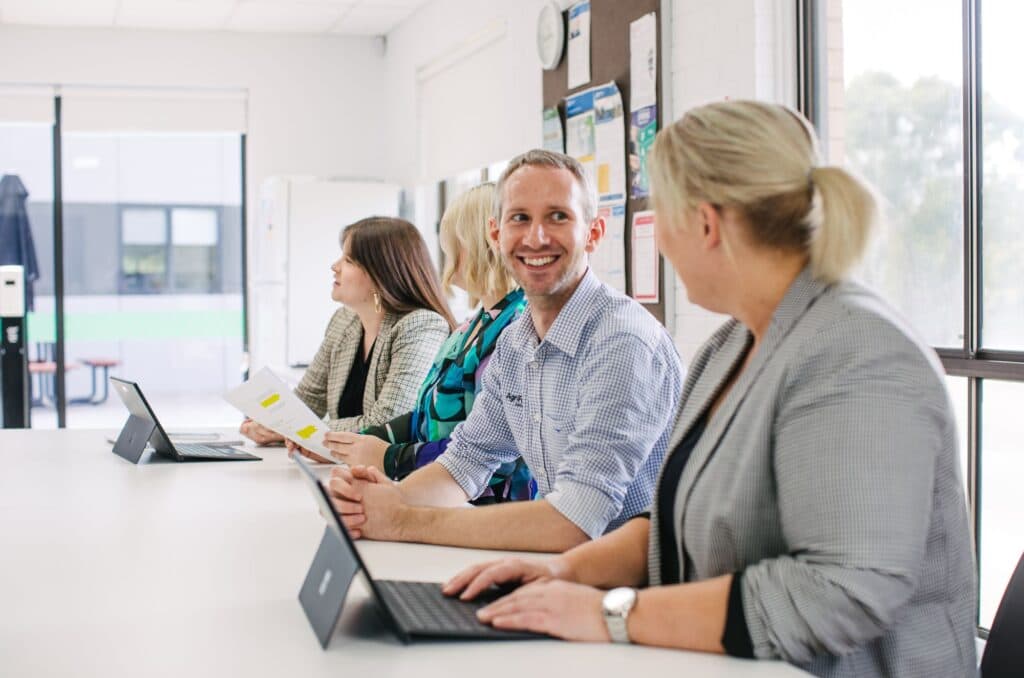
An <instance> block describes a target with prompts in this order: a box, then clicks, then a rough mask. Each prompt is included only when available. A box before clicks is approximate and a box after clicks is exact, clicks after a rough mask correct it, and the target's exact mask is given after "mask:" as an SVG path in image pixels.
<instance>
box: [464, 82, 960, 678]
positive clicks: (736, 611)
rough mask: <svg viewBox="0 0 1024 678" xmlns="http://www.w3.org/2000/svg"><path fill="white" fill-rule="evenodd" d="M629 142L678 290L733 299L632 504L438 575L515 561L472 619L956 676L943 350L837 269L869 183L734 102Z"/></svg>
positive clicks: (811, 140) (949, 421)
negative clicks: (664, 450)
mask: <svg viewBox="0 0 1024 678" xmlns="http://www.w3.org/2000/svg"><path fill="white" fill-rule="evenodd" d="M650 163H651V165H650V171H651V183H652V194H653V198H654V208H655V212H656V214H657V221H656V224H657V225H656V229H657V230H656V233H657V239H658V246H659V248H660V250H661V252H662V253H663V254H664V255H665V257H666V258H667V259H668V260H669V261H670V262H671V263H672V265H673V268H674V269H675V271H676V272H677V275H678V276H679V278H680V279H681V280H682V281H683V283H684V284H685V286H686V292H687V296H688V297H689V298H690V300H691V301H693V302H694V303H696V304H699V305H700V306H703V307H704V308H706V309H708V310H711V311H714V312H717V313H725V314H728V315H730V316H732V318H731V319H730V320H729V321H728V322H726V323H725V324H724V325H723V326H722V327H721V328H720V329H719V330H718V331H717V332H715V334H714V335H713V336H712V337H711V338H710V339H709V340H708V342H707V343H706V344H705V345H704V347H703V348H702V349H701V350H700V351H699V352H698V354H697V356H696V358H695V359H694V361H693V363H692V366H691V370H690V373H689V374H688V376H687V380H686V385H685V388H684V392H683V400H682V404H681V406H680V411H679V413H678V416H677V419H676V425H675V430H674V434H673V436H672V442H671V443H670V445H669V450H670V452H669V454H668V455H667V456H666V459H665V463H664V465H663V466H662V469H661V473H660V475H659V480H658V482H657V485H656V494H655V499H654V501H653V502H652V505H651V507H650V513H649V514H644V515H641V516H638V517H636V518H635V519H633V520H631V521H629V522H628V523H626V524H625V525H623V526H622V527H621V528H619V529H618V530H616V531H615V532H612V533H610V534H608V535H606V536H605V537H603V538H601V539H598V540H596V541H593V542H591V543H588V544H584V545H582V546H579V547H577V548H574V549H572V550H570V551H568V552H566V553H565V554H563V555H562V556H560V557H558V558H555V559H554V560H547V561H543V562H536V561H529V560H504V561H498V562H496V563H488V564H483V565H480V566H476V567H474V568H470V569H469V570H466V571H465V572H463V573H461V574H459V575H458V576H456V577H455V578H454V579H453V580H452V581H451V582H449V584H448V585H447V589H446V590H447V592H448V593H449V594H453V595H454V594H461V595H462V596H464V597H472V596H475V595H476V594H477V593H479V592H480V591H482V590H484V589H485V588H487V587H488V586H490V585H491V584H494V583H501V582H506V581H515V580H519V581H521V582H526V583H528V585H527V586H523V587H521V588H519V589H518V590H517V591H515V592H514V593H512V594H510V595H508V596H506V597H505V598H502V599H500V600H498V601H497V602H495V603H492V604H491V605H490V606H488V607H486V608H484V609H483V610H482V611H481V613H480V617H481V619H483V620H484V621H487V622H490V623H491V624H493V625H495V626H497V627H501V628H509V629H517V628H518V629H529V630H532V631H539V632H544V633H549V634H551V635H554V636H559V637H562V638H567V639H573V640H588V641H608V640H615V641H620V642H634V643H641V644H645V645H657V646H663V647H674V648H682V649H689V650H701V651H706V652H717V653H729V654H732V655H736V656H742V657H750V658H758V659H777V660H783V661H787V662H790V663H792V664H795V665H797V666H799V667H801V668H803V669H805V670H807V671H810V672H811V673H813V674H816V675H820V676H851V677H852V676H900V677H901V678H902V677H904V676H922V677H924V676H927V677H929V678H931V677H934V676H969V675H974V674H975V673H976V670H977V669H976V662H975V647H974V630H975V629H974V605H975V576H974V565H973V558H972V555H971V554H972V551H971V538H970V529H969V523H968V517H967V511H966V503H965V501H964V495H963V489H962V488H963V485H962V483H961V477H960V473H961V471H960V467H959V461H958V455H957V434H956V425H955V421H954V417H953V412H952V410H951V407H950V403H949V399H948V397H947V395H946V392H945V386H944V380H943V374H942V370H941V367H940V365H939V363H938V361H937V359H936V356H935V354H934V352H933V351H932V350H931V349H929V348H928V347H927V346H926V345H925V344H923V343H922V342H921V341H920V340H919V339H918V338H917V337H916V335H915V334H914V332H913V331H911V330H910V329H909V328H908V327H907V326H906V325H905V323H904V322H903V320H902V319H901V318H900V317H899V315H898V314H897V313H896V312H895V311H893V310H892V308H891V307H890V306H889V305H888V304H887V303H886V302H885V301H884V300H883V299H881V298H880V297H879V296H878V295H877V294H876V293H875V292H873V291H871V290H869V289H867V288H865V287H863V286H862V285H860V284H858V283H856V282H853V281H852V280H851V270H852V269H853V267H854V265H855V264H856V262H857V261H858V259H859V258H860V257H861V255H862V253H863V251H864V248H865V244H866V243H867V241H868V236H869V234H870V231H871V228H872V225H873V223H874V222H875V220H876V212H877V205H876V201H875V198H874V197H873V194H872V192H871V191H870V190H869V188H868V187H867V186H866V185H865V184H863V183H862V182H861V181H859V180H858V179H856V178H855V177H853V176H852V175H851V174H850V173H848V172H846V171H845V170H843V169H841V168H838V167H828V166H822V165H821V164H820V163H819V160H818V151H817V145H816V141H815V134H814V131H813V129H812V128H811V126H810V124H809V123H808V122H807V121H806V120H805V119H804V118H803V117H802V116H800V115H799V114H798V113H796V112H794V111H792V110H790V109H788V108H785V107H782V106H777V105H772V104H765V103H758V102H752V101H730V102H723V103H715V104H710V105H707V106H702V107H700V108H696V109H694V110H691V111H690V112H688V113H687V114H686V115H685V116H684V117H683V118H682V119H681V120H680V121H678V122H676V123H675V124H673V125H671V126H670V127H668V128H667V129H666V130H664V131H662V132H661V133H660V134H659V135H658V139H657V141H656V143H655V146H654V151H653V154H652V156H651V159H650ZM637 378H642V376H641V375H638V377H637ZM531 582H532V583H531ZM601 589H611V590H610V591H608V592H605V591H603V590H601Z"/></svg>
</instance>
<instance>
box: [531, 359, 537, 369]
mask: <svg viewBox="0 0 1024 678" xmlns="http://www.w3.org/2000/svg"><path fill="white" fill-rule="evenodd" d="M530 367H532V368H533V369H537V361H536V360H533V361H531V362H530Z"/></svg>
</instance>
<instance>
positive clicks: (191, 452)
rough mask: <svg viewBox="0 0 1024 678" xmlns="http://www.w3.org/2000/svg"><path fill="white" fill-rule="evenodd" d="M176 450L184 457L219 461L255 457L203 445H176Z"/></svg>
mask: <svg viewBox="0 0 1024 678" xmlns="http://www.w3.org/2000/svg"><path fill="white" fill-rule="evenodd" d="M174 449H176V450H177V451H178V454H180V455H181V456H183V457H204V458H210V457H215V458H218V459H239V458H244V459H251V458H252V457H253V455H251V454H249V453H248V452H243V451H242V450H236V449H234V448H232V447H224V446H220V447H218V446H216V445H203V444H201V443H175V444H174Z"/></svg>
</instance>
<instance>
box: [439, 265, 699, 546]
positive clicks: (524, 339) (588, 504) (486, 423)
mask: <svg viewBox="0 0 1024 678" xmlns="http://www.w3.org/2000/svg"><path fill="white" fill-rule="evenodd" d="M682 381H683V368H682V365H681V363H680V360H679V355H678V354H677V353H676V350H675V346H673V344H672V340H671V339H670V338H669V335H668V332H666V331H665V328H664V327H662V326H661V324H659V323H658V321H657V320H655V319H654V318H653V317H652V316H651V315H650V314H649V313H648V312H647V311H645V310H644V309H643V308H642V307H641V306H640V305H639V304H638V303H636V302H635V301H633V300H632V299H630V298H628V297H626V296H624V295H622V294H620V293H618V292H616V291H615V290H613V289H611V288H610V287H608V286H607V285H604V284H603V283H601V282H600V281H599V280H598V279H597V277H596V276H595V275H594V274H593V273H591V272H590V271H587V273H586V275H585V276H584V277H583V280H582V281H580V284H579V286H578V287H577V288H576V291H575V292H574V293H573V295H572V297H570V299H569V301H568V302H567V303H566V305H565V306H564V307H563V308H562V310H561V312H560V313H559V314H558V317H557V318H556V319H555V322H554V324H552V325H551V328H550V329H549V330H548V332H547V335H546V336H545V337H544V340H543V341H539V340H538V338H537V331H536V329H535V328H534V325H533V318H532V317H531V316H530V314H529V313H524V314H523V316H522V317H521V318H520V319H519V320H518V321H516V322H515V323H513V324H512V325H510V326H509V328H508V329H507V330H506V331H505V332H504V333H503V334H502V335H501V338H500V339H499V340H498V345H497V347H496V348H495V350H494V354H493V356H492V358H491V364H490V365H489V366H488V367H487V370H486V371H485V373H484V377H483V389H482V391H481V392H480V393H479V394H478V395H477V397H476V402H475V404H474V406H473V411H472V412H471V413H470V415H469V417H468V418H467V419H466V421H464V422H463V423H462V424H460V425H459V426H458V427H456V428H455V430H454V431H453V432H452V435H451V442H450V444H449V445H448V449H447V450H446V451H445V453H444V454H443V455H441V456H440V457H439V458H438V460H437V461H438V463H439V464H441V465H442V466H444V468H445V469H447V470H448V472H449V473H450V474H451V475H452V477H453V478H454V479H455V481H456V482H457V483H458V484H459V485H460V486H461V487H462V489H463V490H464V491H465V492H466V494H467V495H469V497H470V498H471V499H472V498H475V497H477V496H479V495H480V493H481V492H483V490H484V489H485V488H486V487H487V481H488V479H489V478H490V477H491V474H492V473H493V472H494V470H495V469H496V468H498V466H499V465H500V464H502V463H505V462H511V461H515V459H516V457H518V456H519V455H522V457H523V460H524V461H525V462H526V465H527V466H528V467H529V468H530V471H531V472H532V473H533V476H534V478H536V480H537V485H538V490H539V495H538V496H540V497H543V498H544V499H546V500H547V501H549V502H550V503H551V504H552V505H553V506H554V507H555V509H557V510H558V511H559V512H560V513H562V515H564V516H565V517H566V518H568V519H569V520H570V521H572V522H573V523H574V524H575V525H577V526H578V527H579V528H580V529H581V530H583V531H584V532H585V533H587V534H588V535H589V536H590V537H591V538H596V537H598V536H600V535H601V534H603V533H604V532H606V531H609V530H612V529H614V528H616V527H618V526H619V525H621V524H622V523H624V522H625V521H626V520H628V519H629V518H631V517H632V516H634V515H636V514H637V513H640V512H641V511H643V510H644V509H646V508H647V507H648V505H649V504H650V502H651V497H652V496H653V493H654V483H655V479H656V477H657V474H658V469H659V468H660V467H661V462H662V460H663V459H664V457H665V451H666V447H667V445H668V439H669V435H670V434H671V432H672V423H673V420H674V417H675V413H676V409H677V406H678V404H679V396H680V392H681V390H682Z"/></svg>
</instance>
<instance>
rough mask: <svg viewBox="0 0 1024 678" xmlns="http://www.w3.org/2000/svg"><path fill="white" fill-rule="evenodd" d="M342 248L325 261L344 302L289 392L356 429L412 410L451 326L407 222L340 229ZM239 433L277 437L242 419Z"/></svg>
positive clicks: (338, 424)
mask: <svg viewBox="0 0 1024 678" xmlns="http://www.w3.org/2000/svg"><path fill="white" fill-rule="evenodd" d="M341 245H342V253H341V257H340V258H339V259H338V260H337V261H336V262H334V264H332V265H331V271H332V273H333V274H334V284H333V286H332V289H331V298H332V299H334V300H335V301H337V302H340V303H341V304H343V306H342V308H340V309H338V310H337V311H336V312H335V314H334V316H333V317H332V318H331V322H330V324H328V326H327V331H326V333H325V334H324V341H323V343H322V344H321V345H320V348H319V350H317V353H316V356H315V357H314V358H313V362H312V363H311V364H310V366H309V368H308V369H307V370H306V373H305V374H304V375H303V377H302V380H301V381H300V382H299V385H298V387H296V389H295V394H296V395H297V396H298V397H299V398H300V399H301V400H302V401H303V402H305V403H306V405H308V406H309V408H310V409H311V410H313V412H315V413H316V414H317V415H318V416H321V417H325V418H326V419H327V423H328V425H329V426H330V428H331V429H332V430H334V431H358V430H360V429H362V428H365V427H367V426H375V425H378V424H383V423H384V422H387V421H389V420H390V419H391V418H392V417H394V416H396V415H398V414H401V413H403V412H407V411H409V410H410V409H412V406H413V405H414V404H415V400H416V392H417V389H418V388H419V384H420V382H421V381H423V377H425V376H426V374H427V371H428V370H429V369H430V366H431V363H432V362H433V359H434V354H435V353H437V350H438V348H440V347H441V344H442V343H443V342H444V340H445V339H446V338H447V337H448V334H449V333H450V332H451V329H452V327H453V326H454V325H455V323H454V320H453V319H452V315H451V312H450V311H449V310H448V305H447V303H446V302H445V300H444V297H443V295H442V293H441V285H440V281H439V280H438V277H437V272H436V271H435V270H434V267H433V264H432V263H431V261H430V254H429V252H428V250H427V246H426V243H424V242H423V238H422V237H421V236H420V234H419V231H417V230H416V227H415V226H413V225H412V224H411V223H409V222H408V221H405V220H403V219H394V218H390V217H370V218H367V219H363V220H361V221H358V222H356V223H354V224H352V225H351V226H348V227H347V228H345V230H344V231H342V234H341ZM241 431H242V433H243V434H245V435H247V436H249V437H250V438H252V439H253V440H254V441H256V442H257V443H260V444H270V443H274V442H280V441H281V438H280V436H278V435H277V434H275V433H274V432H273V431H269V430H268V429H266V428H264V427H262V426H260V425H259V424H257V423H256V422H254V421H248V420H247V421H246V422H243V424H242V429H241ZM288 447H289V451H292V450H298V451H300V452H301V453H302V454H303V455H305V456H308V457H310V458H314V459H316V460H318V461H325V460H322V459H320V457H318V456H317V455H315V454H313V453H312V452H309V451H308V450H303V449H301V448H297V447H295V446H294V445H292V444H291V443H289V444H288Z"/></svg>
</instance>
